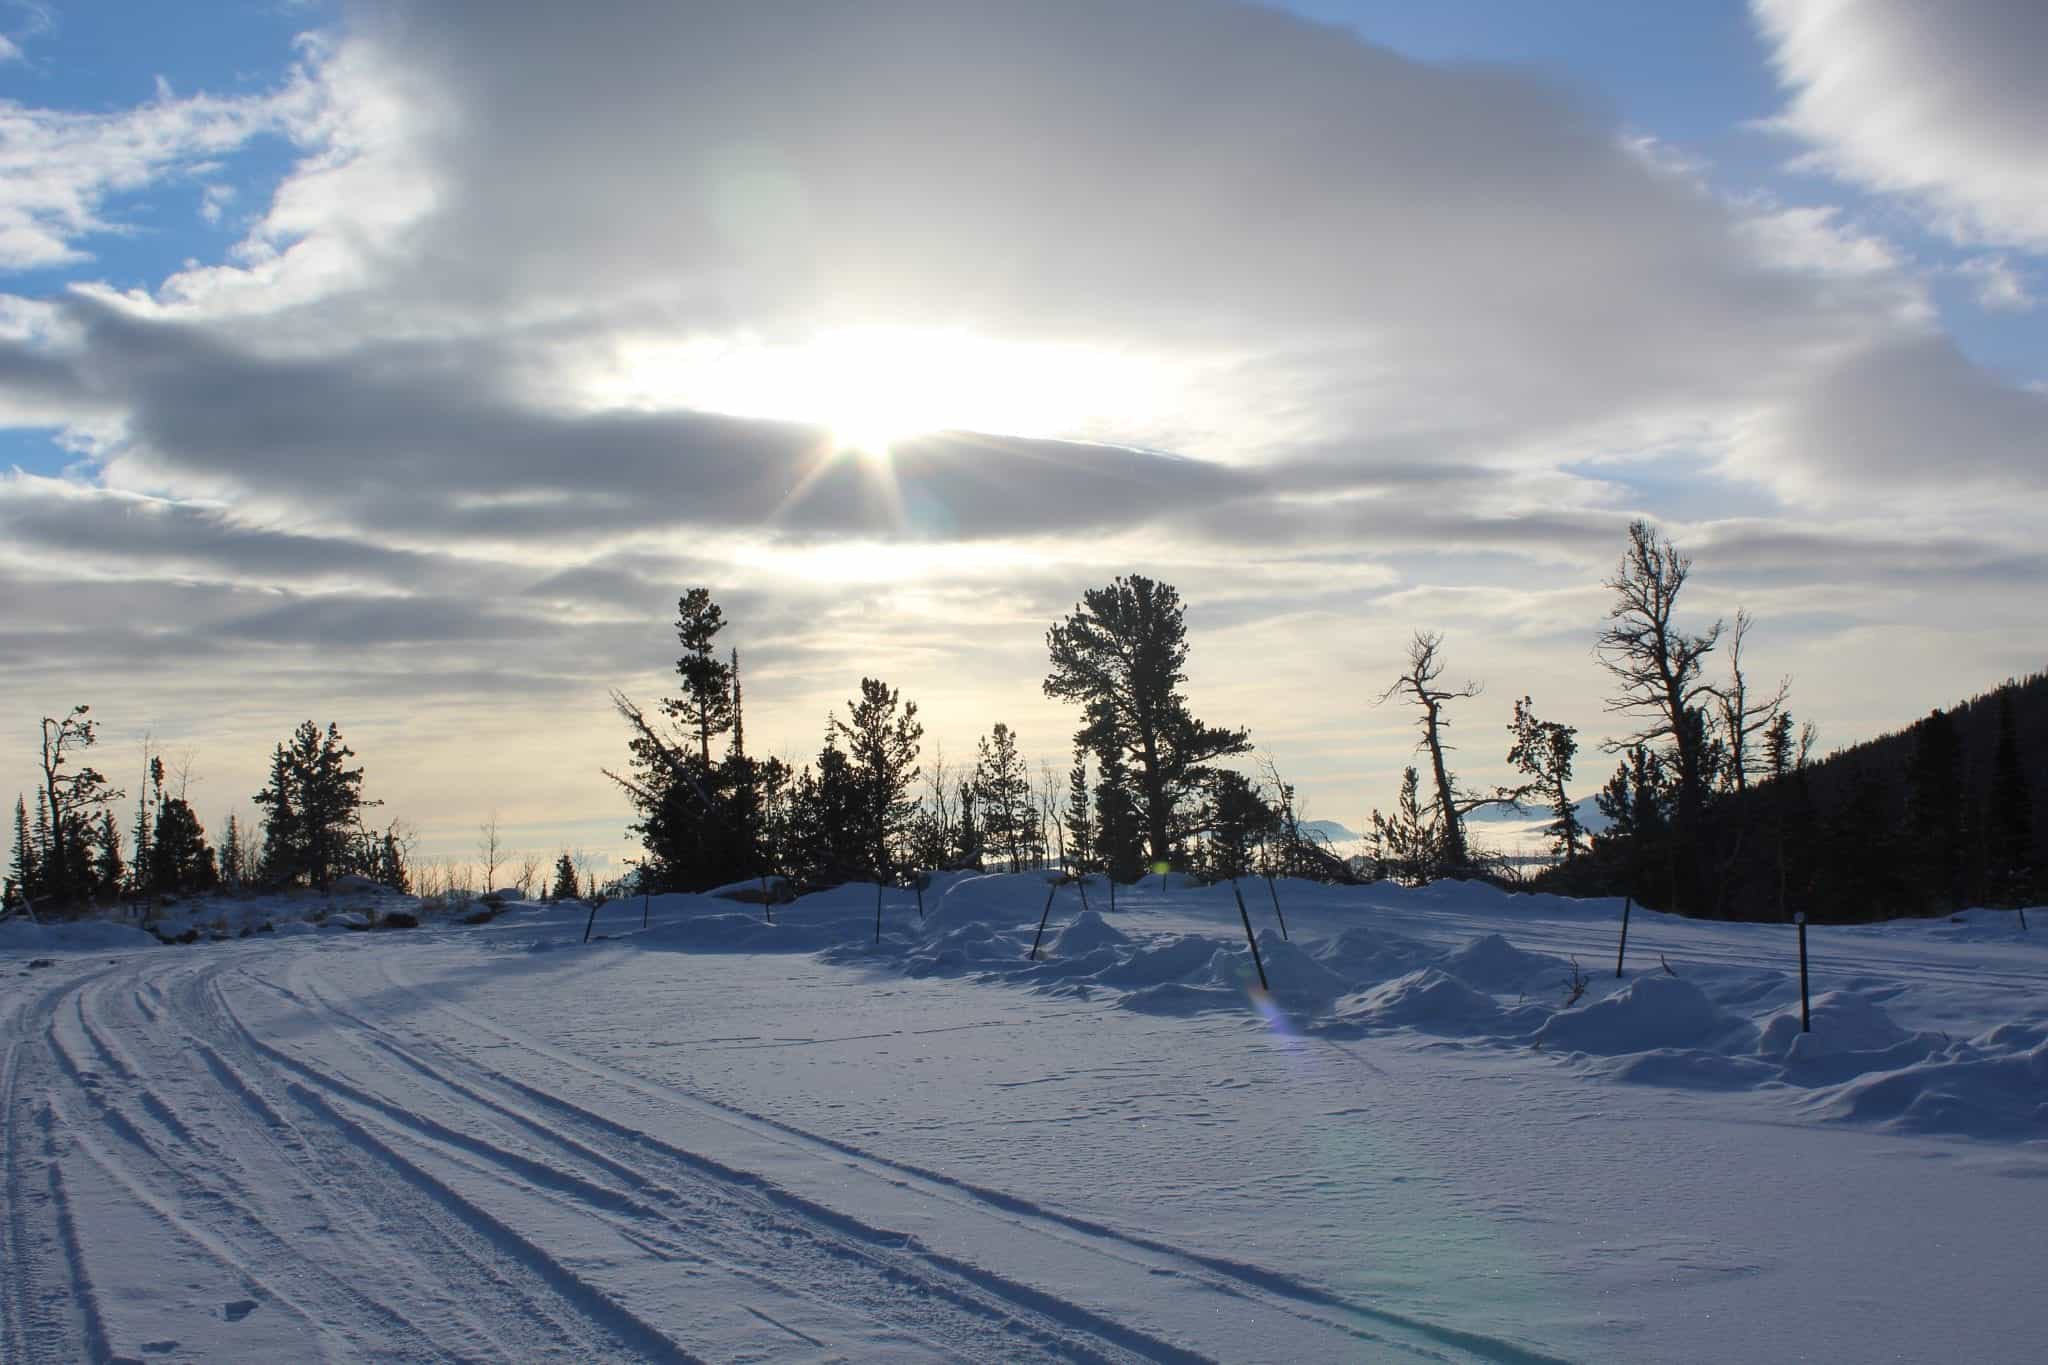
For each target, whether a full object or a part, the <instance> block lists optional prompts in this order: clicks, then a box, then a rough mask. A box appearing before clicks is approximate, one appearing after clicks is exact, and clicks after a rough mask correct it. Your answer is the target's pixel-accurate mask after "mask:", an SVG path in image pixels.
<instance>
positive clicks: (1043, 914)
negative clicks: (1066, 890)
mask: <svg viewBox="0 0 2048 1365" xmlns="http://www.w3.org/2000/svg"><path fill="white" fill-rule="evenodd" d="M1059 889H1060V884H1059V883H1058V882H1052V883H1050V884H1048V885H1047V886H1046V888H1045V909H1044V910H1042V911H1040V912H1039V915H1038V935H1037V937H1036V938H1033V939H1032V940H1031V951H1030V952H1029V953H1027V954H1025V956H1026V957H1028V958H1029V959H1030V960H1031V961H1033V962H1036V961H1038V944H1039V940H1040V939H1043V938H1044V937H1045V922H1046V921H1047V920H1049V919H1051V918H1052V898H1053V897H1054V896H1055V895H1057V894H1059Z"/></svg>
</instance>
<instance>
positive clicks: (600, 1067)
mask: <svg viewBox="0 0 2048 1365" xmlns="http://www.w3.org/2000/svg"><path fill="white" fill-rule="evenodd" d="M377 966H378V968H379V970H380V971H381V973H382V975H383V976H384V978H385V979H386V980H387V981H388V982H389V983H390V984H391V985H393V986H395V987H397V988H398V989H400V990H402V991H405V992H407V993H408V994H409V995H411V996H412V997H413V998H414V999H415V1000H416V1001H418V1002H419V1004H420V1006H421V1008H422V1010H423V1011H427V1012H440V1013H444V1014H447V1015H450V1016H453V1017H455V1018H459V1019H461V1020H462V1021H463V1022H464V1023H465V1024H468V1025H469V1026H471V1027H472V1028H475V1029H478V1030H482V1031H484V1032H487V1033H491V1034H494V1035H495V1036H497V1037H498V1038H500V1039H502V1040H504V1041H505V1042H507V1043H511V1044H513V1045H514V1046H517V1047H519V1048H521V1049H523V1050H525V1051H526V1052H527V1053H528V1054H529V1055H532V1056H536V1057H545V1058H548V1059H550V1060H552V1061H554V1062H556V1063H558V1064H559V1065H561V1066H564V1067H566V1068H568V1069H570V1070H573V1071H579V1072H581V1073H583V1074H584V1075H586V1076H589V1077H591V1078H593V1079H596V1080H599V1081H602V1082H603V1083H605V1084H607V1085H612V1086H625V1087H627V1088H630V1089H633V1090H635V1091H637V1092H639V1093H640V1094H642V1095H643V1096H645V1097H648V1098H652V1099H656V1100H658V1101H661V1102H664V1103H670V1104H680V1105H684V1106H687V1107H689V1108H692V1109H695V1110H697V1111H698V1112H700V1113H708V1114H710V1115H712V1116H714V1117H717V1118H719V1119H722V1120H724V1121H725V1122H727V1123H729V1124H732V1125H734V1126H736V1127H740V1128H742V1129H744V1130H751V1131H754V1132H756V1133H757V1134H763V1135H767V1136H771V1137H774V1138H779V1139H781V1140H782V1141H783V1142H785V1143H787V1144H790V1145H805V1146H812V1147H816V1148H820V1149H823V1150H824V1151H827V1152H830V1153H834V1154H836V1155H838V1156H839V1157H842V1158H846V1159H850V1161H852V1162H854V1163H858V1164H859V1165H864V1166H868V1167H871V1168H874V1169H872V1170H871V1172H870V1174H871V1176H872V1178H874V1179H875V1180H877V1181H886V1182H890V1183H894V1184H898V1185H905V1184H906V1183H907V1184H908V1185H910V1186H911V1187H914V1188H917V1189H918V1190H919V1191H920V1192H921V1193H924V1194H927V1195H930V1196H933V1197H936V1198H938V1199H941V1200H945V1201H947V1202H950V1203H952V1204H953V1205H954V1206H955V1207H958V1208H961V1209H963V1210H966V1211H970V1212H973V1213H977V1214H980V1215H983V1216H992V1217H997V1218H1000V1219H1002V1220H1003V1221H1005V1222H1007V1223H1008V1224H1010V1225H1011V1226H1012V1227H1014V1228H1017V1229H1018V1230H1020V1231H1025V1232H1035V1233H1038V1234H1040V1235H1044V1236H1049V1237H1052V1238H1054V1239H1056V1240H1059V1241H1062V1242H1065V1243H1066V1244H1068V1245H1070V1246H1074V1247H1076V1248H1078V1249H1081V1250H1084V1251H1088V1252H1091V1253H1093V1254H1096V1255H1102V1256H1106V1257H1108V1258H1110V1259H1112V1260H1116V1261H1120V1262H1122V1263H1124V1264H1125V1265H1128V1266H1131V1267H1133V1268H1136V1269H1139V1270H1142V1271H1144V1272H1146V1273H1149V1274H1152V1275H1162V1274H1163V1275H1169V1276H1174V1277H1178V1278H1182V1279H1185V1280H1187V1281H1189V1282H1191V1283H1196V1284H1199V1285H1202V1286H1203V1287H1205V1288H1207V1289H1209V1290H1212V1291H1214V1292H1217V1293H1220V1294H1223V1295H1226V1296H1228V1297H1231V1298H1235V1299H1239V1300H1244V1301H1247V1303H1248V1306H1250V1307H1254V1308H1258V1309H1263V1310H1266V1311H1270V1312H1275V1313H1280V1314H1285V1315H1287V1316H1291V1317H1294V1318H1296V1319H1298V1320H1300V1321H1302V1322H1304V1323H1306V1324H1310V1325H1312V1326H1315V1327H1317V1328H1320V1329H1323V1330H1325V1331H1328V1332H1332V1333H1339V1334H1342V1335H1344V1336H1347V1337H1350V1338H1351V1339H1353V1340H1354V1341H1355V1342H1357V1343H1360V1344H1361V1345H1370V1346H1372V1347H1373V1348H1374V1349H1376V1350H1379V1351H1382V1352H1386V1351H1400V1352H1412V1353H1415V1354H1418V1355H1423V1356H1426V1357H1435V1358H1441V1353H1442V1351H1443V1350H1445V1349H1448V1350H1452V1351H1457V1352H1462V1353H1466V1354H1468V1355H1469V1356H1471V1357H1474V1358H1477V1359H1480V1360H1491V1361H1502V1362H1513V1363H1514V1365H1557V1362H1558V1358H1557V1357H1555V1356H1551V1355H1548V1354H1546V1353H1544V1352H1541V1351H1537V1350H1534V1349H1531V1348H1529V1347H1525V1346H1523V1345H1521V1344H1519V1343H1516V1342H1512V1341H1506V1340H1502V1339H1499V1338H1496V1337H1491V1336H1487V1335H1485V1334H1483V1333H1478V1332H1471V1331H1466V1330H1464V1329H1461V1328H1457V1327H1452V1326H1448V1325H1445V1324H1441V1323H1435V1322H1430V1321H1427V1320H1425V1319H1421V1318H1417V1317H1413V1316H1411V1315H1408V1314H1403V1313H1400V1312H1397V1311H1395V1310H1391V1309H1386V1308H1380V1307H1377V1306H1372V1305H1363V1304H1358V1303H1354V1302H1352V1301H1350V1300H1347V1299H1345V1298H1342V1297H1341V1296H1339V1295H1337V1294H1335V1293H1333V1292H1331V1291H1329V1290H1327V1289H1324V1288H1323V1287H1321V1286H1319V1285H1315V1284H1311V1283H1308V1282H1305V1281H1302V1280H1299V1279H1296V1278H1294V1277H1291V1276H1288V1275H1284V1274H1282V1273H1280V1272H1277V1271H1272V1270H1269V1269H1267V1268H1265V1267H1262V1266H1258V1265H1255V1264H1251V1263H1247V1262H1242V1261H1237V1260H1234V1259H1231V1258H1228V1257H1221V1256H1214V1255H1210V1254H1207V1253H1203V1252H1198V1251H1191V1250H1188V1249H1186V1248H1183V1247H1178V1246H1174V1245H1172V1244H1170V1243H1166V1242H1162V1241H1159V1240H1157V1239H1154V1238H1150V1237H1146V1236H1144V1235H1142V1234H1135V1233H1130V1232H1125V1231H1122V1230H1120V1229H1116V1228H1112V1227H1110V1226H1108V1225H1107V1224H1104V1223H1100V1222H1097V1221H1095V1220H1092V1219H1088V1218H1084V1217H1080V1216H1078V1215H1075V1214H1070V1213H1066V1212H1063V1211H1060V1210H1056V1209H1052V1208H1048V1207H1046V1206H1044V1205H1041V1204H1038V1203H1035V1202H1033V1201H1031V1200H1027V1199H1023V1198H1020V1197H1018V1196H1015V1195H1011V1194H1007V1193H1005V1192H1002V1191H999V1190H994V1189H990V1188H987V1187H985V1186H980V1185H976V1184H974V1183H972V1182H970V1181H966V1180H962V1179H960V1178H958V1177H955V1176H951V1175H947V1174H945V1173H943V1172H939V1171H934V1170H930V1169H927V1168H924V1167H920V1166H916V1165H913V1164H911V1163H908V1162H903V1161H898V1160H895V1159H893V1158H889V1157H884V1156H880V1155H878V1154H876V1153H872V1152H869V1151H867V1150H865V1149H863V1148H860V1147H857V1146H855V1145H853V1144H851V1143H847V1142H843V1141H840V1140H838V1139H835V1138H831V1137H828V1136H825V1135H823V1134H819V1133H814V1132H811V1131H809V1130H806V1129H803V1128H800V1127H798V1126H796V1125H794V1124H790V1123H786V1122H784V1121H782V1120H779V1119H774V1118H771V1117H768V1116H766V1115H762V1114H756V1113H753V1112H750V1111H748V1110H745V1109H741V1108H738V1107H736V1106H733V1105H728V1104H724V1103H721V1102H720V1101H718V1100H715V1099H711V1098H709V1097H706V1096H702V1095H699V1094H696V1093H694V1092H685V1091H680V1090H677V1089H675V1088H673V1087H670V1086H664V1085H658V1084H656V1083H653V1082H650V1081H647V1080H645V1079H644V1078H641V1077H638V1076H635V1075H633V1074H632V1073H630V1072H623V1071H620V1070H618V1069H616V1068H612V1067H608V1066H605V1065H604V1064H602V1063H596V1062H591V1061H588V1060H586V1059H583V1058H580V1057H577V1056H575V1055H574V1054H572V1053H568V1052H566V1051H563V1050H561V1049H558V1048H554V1047H552V1046H549V1045H547V1044H543V1043H541V1042H539V1041H538V1040H536V1039H533V1038H530V1037H526V1036H523V1035H521V1034H519V1033H518V1032H516V1031H515V1030H512V1029H509V1028H507V1027H506V1026H504V1025H501V1024H499V1023H497V1022H496V1021H495V1020H492V1019H490V1018H488V1017H487V1016H484V1015H482V1014H480V1013H479V1012H477V1011H474V1010H470V1009H466V1008H464V1007H462V1006H459V1005H455V1004H452V1003H449V1002H446V1001H443V1000H440V999H437V998H435V997H433V996H431V995H430V994H428V993H427V992H425V991H423V990H422V989H420V988H419V987H417V986H415V985H413V984H412V983H411V982H409V981H406V980H404V979H403V978H402V977H401V976H400V975H398V974H397V973H396V971H395V970H394V969H393V967H392V965H391V962H390V960H389V958H387V957H381V956H380V957H379V958H378V959H377ZM270 984H272V988H273V989H279V990H283V989H284V988H281V987H277V986H275V984H274V983H270ZM286 993H287V994H288V995H289V994H291V993H290V992H288V991H287V992H286ZM330 1008H331V1007H330ZM349 1017H350V1018H351V1019H353V1020H354V1022H355V1023H356V1024H357V1025H358V1026H359V1027H364V1028H373V1026H371V1025H369V1024H368V1023H367V1022H366V1021H363V1020H361V1019H359V1018H356V1017H355V1016H349ZM433 1046H435V1047H436V1050H437V1052H439V1053H440V1054H441V1055H444V1056H445V1055H453V1054H450V1053H449V1051H448V1049H446V1048H445V1047H441V1046H439V1045H438V1044H433ZM461 1061H462V1062H463V1063H464V1064H465V1065H467V1066H469V1067H471V1068H473V1069H475V1070H477V1071H479V1072H481V1073H483V1074H486V1075H490V1076H492V1077H493V1078H494V1079H495V1080H496V1081H497V1082H498V1083H499V1084H501V1085H503V1086H505V1087H506V1088H508V1089H510V1090H512V1091H514V1092H516V1093H518V1094H520V1095H521V1096H523V1097H524V1098H525V1099H527V1100H528V1101H530V1102H532V1103H534V1104H537V1105H541V1106H545V1107H548V1108H552V1109H554V1110H556V1111H558V1112H561V1113H564V1114H566V1115H569V1116H571V1118H572V1121H580V1122H583V1123H586V1124H589V1125H593V1126H598V1127H602V1128H608V1129H612V1130H614V1131H615V1132H616V1133H617V1134H618V1135H619V1136H621V1137H623V1138H625V1139H627V1140H629V1141H631V1142H633V1143H635V1144H637V1145H638V1146H640V1147H642V1148H643V1149H647V1150H653V1151H658V1152H662V1153H664V1154H666V1155H668V1156H669V1157H671V1158H673V1159H678V1160H681V1161H683V1162H686V1163H690V1164H693V1165H695V1164H704V1165H708V1166H709V1167H711V1168H713V1169H714V1170H717V1171H723V1172H727V1173H728V1175H727V1178H736V1179H738V1180H741V1181H743V1182H746V1183H748V1184H750V1185H755V1186H760V1187H766V1188H769V1189H777V1190H779V1187H777V1186H775V1185H774V1184H773V1182H771V1181H768V1180H767V1179H766V1178H765V1177H762V1176H759V1175H756V1174H753V1173H750V1172H741V1171H733V1170H731V1168H726V1167H722V1166H719V1164H718V1163H716V1162H711V1161H709V1159H708V1158H704V1157H701V1156H698V1155H696V1154H693V1153H689V1152H685V1151H682V1150H681V1149H679V1148H674V1147H671V1146H669V1145H668V1144H665V1143H662V1142H661V1141H660V1140H659V1139H656V1138H654V1137H652V1136H651V1135H648V1134H645V1133H643V1132H641V1131H639V1130H638V1129H634V1128H631V1127H628V1126H625V1125H620V1124H617V1123H616V1122H614V1121H613V1120H610V1119H607V1118H605V1117H604V1116H602V1115H598V1114H595V1113H592V1112H591V1111H588V1110H585V1109H583V1108H581V1107H580V1106H578V1105H576V1104H574V1103H573V1102H572V1101H569V1100H567V1099H564V1098H562V1097H561V1096H558V1095H554V1094H552V1093H550V1092H548V1091H545V1090H542V1089H539V1088H537V1087H534V1086H531V1085H528V1084H526V1083H525V1082H522V1081H520V1080H518V1079H517V1078H515V1077H512V1076H509V1075H506V1074H504V1073H501V1072H494V1071H492V1070H491V1069H490V1068H487V1067H485V1066H483V1064H482V1063H480V1062H478V1061H476V1060H475V1059H473V1058H469V1057H462V1058H461ZM781 1193H783V1194H785V1195H787V1197H789V1198H791V1199H795V1200H798V1201H801V1202H803V1203H806V1204H808V1203H809V1202H810V1201H807V1200H803V1197H802V1196H801V1195H796V1194H794V1193H791V1192H787V1191H781ZM813 1207H821V1206H815V1205H814V1206H813ZM822 1211H823V1212H824V1213H825V1214H826V1215H828V1216H830V1217H833V1218H844V1217H845V1215H843V1214H838V1213H836V1212H835V1211H832V1210H822ZM884 1235H888V1234H884ZM924 1255H925V1257H926V1259H933V1260H943V1259H944V1258H940V1257H938V1255H937V1253H936V1252H933V1251H931V1250H930V1249H929V1248H926V1249H925V1251H924ZM959 1264H960V1265H962V1266H963V1267H964V1268H966V1269H968V1270H970V1271H973V1272H974V1273H982V1274H986V1273H989V1272H985V1271H980V1270H979V1268H977V1267H965V1266H964V1263H959ZM1013 1283H1014V1282H1013ZM1019 1287H1020V1288H1023V1286H1019ZM1027 1292H1028V1293H1029V1294H1032V1295H1038V1296H1040V1297H1041V1299H1051V1298H1052V1297H1053V1296H1050V1295H1044V1294H1043V1292H1042V1291H1038V1290H1027ZM1060 1302H1061V1303H1062V1304H1063V1306H1064V1308H1065V1309H1066V1310H1068V1311H1072V1312H1076V1313H1088V1312H1089V1310H1087V1309H1086V1308H1084V1307H1082V1306H1080V1305H1077V1304H1072V1303H1069V1302H1066V1301H1063V1300H1062V1301H1060ZM1090 1316H1097V1315H1094V1314H1090ZM1374 1328H1378V1329H1380V1330H1379V1331H1375V1330H1373V1329H1374ZM1388 1329H1391V1330H1393V1331H1396V1332H1399V1333H1401V1334H1403V1335H1406V1336H1409V1337H1411V1338H1415V1339H1417V1340H1413V1341H1401V1340H1397V1339H1390V1338H1389V1337H1387V1336H1385V1335H1383V1334H1382V1333H1383V1332H1384V1331H1385V1330H1388ZM1161 1345H1163V1346H1169V1347H1170V1349H1174V1350H1179V1349H1182V1348H1179V1347H1173V1346H1171V1345H1170V1343H1164V1342H1161Z"/></svg>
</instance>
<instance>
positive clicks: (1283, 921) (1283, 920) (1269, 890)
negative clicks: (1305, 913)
mask: <svg viewBox="0 0 2048 1365" xmlns="http://www.w3.org/2000/svg"><path fill="white" fill-rule="evenodd" d="M1266 894H1267V895H1269V896H1271V897H1272V898H1273V916H1274V918H1275V919H1278V920H1279V921H1280V937H1281V938H1282V939H1286V938H1287V916H1286V915H1285V914H1283V913H1282V912H1281V909H1280V892H1279V890H1278V889H1277V888H1276V887H1275V886H1274V885H1273V874H1272V873H1270V872H1268V873H1267V874H1266Z"/></svg>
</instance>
